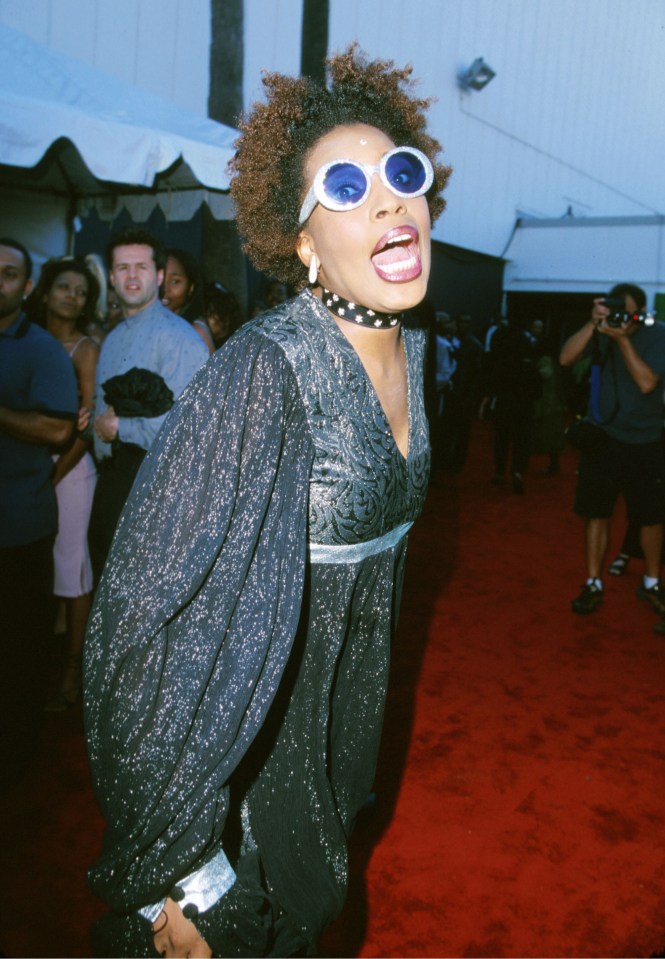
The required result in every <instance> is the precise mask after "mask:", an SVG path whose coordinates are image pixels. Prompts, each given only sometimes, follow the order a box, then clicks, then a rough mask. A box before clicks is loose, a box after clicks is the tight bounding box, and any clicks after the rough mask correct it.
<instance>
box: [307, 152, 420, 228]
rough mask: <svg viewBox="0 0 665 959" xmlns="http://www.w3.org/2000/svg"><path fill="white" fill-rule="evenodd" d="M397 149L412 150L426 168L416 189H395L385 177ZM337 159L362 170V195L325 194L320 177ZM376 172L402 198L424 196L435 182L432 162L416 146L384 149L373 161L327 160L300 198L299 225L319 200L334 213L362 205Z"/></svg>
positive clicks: (323, 176)
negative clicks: (339, 199) (338, 198)
mask: <svg viewBox="0 0 665 959" xmlns="http://www.w3.org/2000/svg"><path fill="white" fill-rule="evenodd" d="M396 153H411V154H412V155H413V156H415V157H417V158H418V159H419V160H420V162H421V163H422V165H423V168H424V170H425V182H424V183H423V185H422V187H421V188H420V189H419V190H417V191H416V192H415V193H403V192H401V191H400V190H396V189H395V187H394V185H393V184H392V183H390V182H389V181H388V178H387V176H386V164H387V163H388V160H390V158H391V157H393V156H395V154H396ZM340 163H350V164H351V165H352V166H355V167H358V169H360V170H362V171H363V173H364V174H365V180H366V181H367V184H366V187H365V192H364V193H363V195H362V197H361V198H360V199H359V200H356V201H355V202H352V203H335V201H334V200H332V199H331V198H330V197H329V196H328V194H327V193H326V191H325V188H324V186H323V181H324V180H325V178H326V174H327V173H328V171H329V170H330V169H331V167H334V166H338V165H339V164H340ZM375 173H378V174H379V176H380V177H381V182H382V183H383V184H384V185H385V186H386V187H388V189H389V190H390V191H391V193H394V194H395V196H398V197H401V198H402V199H404V200H415V199H416V197H419V196H423V194H425V193H427V191H428V190H429V188H430V187H431V186H432V184H433V183H434V167H433V166H432V161H431V160H430V158H429V157H428V156H427V155H426V154H425V153H423V152H422V150H418V149H417V148H416V147H406V146H402V147H394V148H393V149H392V150H389V151H388V152H387V153H385V154H384V155H383V156H382V157H381V159H380V161H379V162H378V163H377V164H376V165H369V164H367V163H361V162H360V160H347V159H339V160H331V161H330V162H329V163H324V164H323V166H320V167H319V169H318V170H317V171H316V173H315V175H314V180H313V182H312V185H311V187H310V188H309V190H308V191H307V193H306V195H305V199H304V200H303V201H302V206H301V207H300V216H299V219H298V222H299V224H300V225H301V226H302V224H303V223H305V222H306V221H307V220H308V219H309V218H310V216H311V215H312V213H313V211H314V208H315V207H316V206H317V204H319V203H320V204H321V206H324V207H325V208H326V210H332V211H333V213H344V212H345V211H348V210H355V209H357V207H359V206H362V205H363V203H364V202H365V201H366V199H367V197H368V196H369V194H370V191H371V189H372V177H373V176H374V174H375Z"/></svg>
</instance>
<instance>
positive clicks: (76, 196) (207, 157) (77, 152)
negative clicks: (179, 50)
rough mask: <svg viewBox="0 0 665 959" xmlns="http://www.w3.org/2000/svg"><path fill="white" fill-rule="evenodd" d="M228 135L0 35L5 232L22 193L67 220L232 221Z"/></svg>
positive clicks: (25, 41) (17, 36) (25, 40)
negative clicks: (199, 214) (200, 214)
mask: <svg viewBox="0 0 665 959" xmlns="http://www.w3.org/2000/svg"><path fill="white" fill-rule="evenodd" d="M235 137H236V131H235V130H233V129H232V128H230V127H227V126H224V125H223V124H221V123H217V122H215V121H214V120H210V119H207V118H205V117H199V116H197V115H195V114H193V113H189V112H188V111H186V110H183V109H181V108H179V107H177V106H176V105H175V104H173V103H171V102H170V101H168V100H165V99H162V98H161V97H158V96H155V95H154V94H151V93H148V92H146V91H143V90H139V89H138V88H137V87H134V86H132V85H131V84H128V83H126V82H124V81H122V80H120V79H116V78H115V77H111V76H109V75H107V74H104V73H101V72H100V71H98V70H95V69H94V68H92V67H90V66H88V65H87V64H84V63H81V62H79V61H77V60H73V59H71V58H69V57H65V56H63V55H62V54H59V53H56V52H55V51H53V50H50V49H49V48H47V47H44V46H42V45H41V44H38V43H35V42H34V41H33V40H31V39H30V38H29V37H28V36H26V35H25V34H22V33H19V32H18V31H16V30H12V29H10V28H9V27H6V26H3V27H2V29H1V30H0V192H1V193H2V204H1V205H2V212H0V228H1V229H2V231H3V232H8V227H9V226H10V225H11V222H15V216H16V210H17V208H20V193H21V192H23V193H25V194H29V195H30V196H32V197H34V196H35V195H42V196H43V197H44V198H46V197H49V198H50V203H51V205H52V204H53V202H56V201H57V199H59V200H60V204H61V209H62V210H63V211H65V213H64V214H63V215H65V216H67V217H69V218H70V219H71V218H72V217H73V216H74V215H75V214H78V215H81V214H84V213H85V212H86V210H88V209H89V208H90V206H91V205H94V206H96V207H97V208H98V210H99V212H100V215H101V216H103V217H104V216H105V217H106V218H111V217H112V216H115V215H116V214H117V213H118V212H119V210H120V209H121V208H122V206H126V207H128V209H129V211H130V213H131V214H132V215H133V216H134V218H135V219H145V218H146V216H145V213H146V211H148V213H149V212H150V211H151V210H152V209H154V207H155V205H160V206H161V207H162V209H163V210H164V212H165V214H166V216H167V217H169V218H170V219H180V220H184V219H190V218H191V217H192V215H193V214H194V212H195V211H196V210H197V209H198V207H199V206H200V205H201V203H202V202H206V203H207V204H208V205H209V207H210V209H211V210H212V212H213V215H215V216H216V217H217V218H218V219H229V218H231V216H232V205H231V201H230V197H229V195H228V189H229V173H228V169H227V166H228V162H229V160H230V159H231V157H232V156H233V153H234V149H233V141H234V139H235ZM17 191H19V193H17ZM132 207H133V209H132ZM136 213H138V215H136ZM10 218H11V221H10V222H8V220H10ZM54 226H55V224H54ZM9 232H12V233H15V230H9ZM60 252H62V251H60Z"/></svg>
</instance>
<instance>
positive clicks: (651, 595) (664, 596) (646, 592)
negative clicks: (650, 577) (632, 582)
mask: <svg viewBox="0 0 665 959" xmlns="http://www.w3.org/2000/svg"><path fill="white" fill-rule="evenodd" d="M635 595H636V596H637V598H638V599H646V601H647V602H648V603H650V604H651V608H652V609H654V610H655V611H656V612H657V613H660V615H661V616H665V590H663V587H662V586H661V585H660V583H656V585H655V586H651V587H650V588H649V589H647V588H646V586H645V585H644V583H642V585H641V586H638V587H637V589H636V590H635Z"/></svg>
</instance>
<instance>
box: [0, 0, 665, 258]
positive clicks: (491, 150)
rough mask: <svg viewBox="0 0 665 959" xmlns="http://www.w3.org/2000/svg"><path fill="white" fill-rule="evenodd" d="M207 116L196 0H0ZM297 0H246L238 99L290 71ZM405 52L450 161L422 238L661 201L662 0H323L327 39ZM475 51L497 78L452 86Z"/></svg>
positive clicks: (506, 236) (206, 7) (486, 238)
mask: <svg viewBox="0 0 665 959" xmlns="http://www.w3.org/2000/svg"><path fill="white" fill-rule="evenodd" d="M3 22H4V23H7V24H9V25H10V26H13V27H15V28H16V29H19V30H23V31H24V32H25V33H27V34H29V35H30V36H31V37H33V38H34V39H36V40H38V41H39V42H41V43H44V44H46V45H47V46H51V47H53V48H55V49H57V50H59V51H60V52H63V53H66V54H68V55H70V56H74V57H77V58H79V59H82V60H84V61H86V62H88V63H90V64H92V65H93V66H96V67H97V68H99V69H102V70H105V71H107V72H110V73H112V74H115V75H117V76H120V77H122V78H123V79H125V80H128V81H130V82H131V83H134V84H135V85H137V86H139V87H144V88H146V89H149V90H151V91H152V92H157V93H160V94H161V95H163V96H166V97H169V98H171V99H173V101H174V102H176V103H178V104H179V105H180V106H184V107H186V108H187V109H190V110H192V111H193V112H195V113H200V114H202V115H205V114H206V112H207V99H208V56H209V44H210V0H20V2H19V0H0V24H2V23H3ZM301 22H302V0H245V78H244V93H245V97H246V102H251V101H253V100H254V99H256V98H257V97H260V96H261V70H262V69H266V70H278V71H282V72H288V73H294V74H296V73H298V70H299V65H300V32H301ZM353 40H358V42H359V43H360V45H361V47H362V48H363V49H364V50H365V51H366V52H367V53H368V54H369V55H370V56H371V57H375V56H380V57H384V58H386V59H393V60H395V62H396V63H397V64H400V65H401V64H404V63H407V62H409V63H411V64H412V65H413V68H414V76H415V77H417V78H418V79H419V80H420V81H421V82H420V86H419V88H418V89H419V92H420V93H421V95H423V96H433V97H437V102H436V103H435V104H433V106H432V108H431V110H430V114H429V116H430V128H431V130H432V132H433V134H434V135H435V136H436V137H437V138H438V139H439V140H440V141H441V142H442V143H443V145H444V148H445V154H444V157H445V159H446V160H447V162H449V163H451V164H452V165H453V167H454V170H455V172H454V176H453V178H452V180H451V183H450V186H449V188H448V193H447V197H448V209H447V210H446V212H445V214H444V215H443V217H442V218H441V219H440V220H439V222H438V223H437V225H436V227H435V231H434V237H435V238H436V239H439V240H444V241H446V242H448V243H452V244H455V245H458V246H461V247H466V248H469V249H475V250H478V251H481V252H483V253H488V254H492V255H497V256H498V255H501V254H502V253H503V252H504V251H505V249H506V247H507V245H508V242H509V240H510V237H511V232H512V228H513V225H514V222H515V219H516V217H517V216H518V215H519V216H525V215H526V216H536V217H555V218H556V217H562V216H564V215H565V214H566V213H567V211H569V210H570V211H571V212H572V214H573V215H574V216H635V215H644V214H654V213H662V212H664V211H665V177H664V176H663V174H662V169H661V167H662V157H663V156H665V123H663V120H662V98H663V92H664V91H665V0H630V2H626V0H581V2H580V0H419V3H418V4H414V3H405V2H404V0H330V37H329V46H330V49H331V50H340V49H343V48H344V47H345V46H347V45H348V44H349V43H350V42H351V41H353ZM478 56H482V57H484V58H485V60H486V61H487V62H488V63H489V64H490V65H491V66H492V67H493V69H494V70H495V71H496V74H497V75H496V77H495V78H494V80H492V82H491V83H490V84H489V85H488V86H487V87H486V88H485V89H484V90H482V91H480V92H468V93H465V92H462V91H461V90H460V89H459V88H458V85H457V82H456V75H457V72H458V71H459V69H460V68H462V67H464V66H468V65H469V64H470V63H471V62H472V61H473V60H474V59H475V58H476V57H478Z"/></svg>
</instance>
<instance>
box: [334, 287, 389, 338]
mask: <svg viewBox="0 0 665 959" xmlns="http://www.w3.org/2000/svg"><path fill="white" fill-rule="evenodd" d="M323 302H324V303H325V305H326V306H327V307H328V309H329V310H330V312H331V313H334V314H335V316H339V318H340V319H342V320H347V321H348V322H349V323H357V324H358V326H366V327H369V328H371V329H375V330H389V329H390V328H391V327H394V326H397V324H398V323H399V322H400V321H401V319H402V314H401V313H379V312H378V311H377V310H370V309H369V308H368V307H366V306H360V305H359V304H357V303H352V302H351V300H345V299H344V297H343V296H339V294H338V293H331V292H330V290H327V289H325V287H324V290H323Z"/></svg>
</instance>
